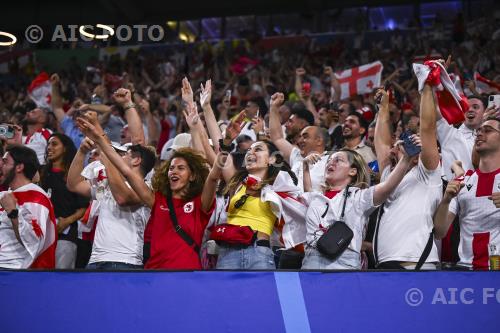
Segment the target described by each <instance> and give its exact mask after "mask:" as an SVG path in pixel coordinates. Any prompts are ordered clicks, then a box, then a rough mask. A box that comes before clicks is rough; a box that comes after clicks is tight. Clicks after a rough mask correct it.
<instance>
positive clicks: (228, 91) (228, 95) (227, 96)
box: [226, 89, 231, 100]
mask: <svg viewBox="0 0 500 333" xmlns="http://www.w3.org/2000/svg"><path fill="white" fill-rule="evenodd" d="M226 98H227V99H229V100H231V90H230V89H228V90H226Z"/></svg>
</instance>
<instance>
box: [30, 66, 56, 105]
mask: <svg viewBox="0 0 500 333" xmlns="http://www.w3.org/2000/svg"><path fill="white" fill-rule="evenodd" d="M51 94H52V86H51V84H50V79H49V75H48V74H47V73H46V72H41V73H40V74H39V75H38V76H37V77H36V78H35V79H34V80H33V82H31V84H30V86H29V87H28V95H29V97H30V98H31V99H32V100H33V102H35V104H36V105H37V106H38V107H39V108H48V107H50V97H51V96H50V95H51Z"/></svg>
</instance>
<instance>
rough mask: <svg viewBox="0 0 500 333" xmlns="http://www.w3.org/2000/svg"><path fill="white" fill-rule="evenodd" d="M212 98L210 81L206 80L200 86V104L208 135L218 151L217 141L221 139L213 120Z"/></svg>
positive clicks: (215, 121)
mask: <svg viewBox="0 0 500 333" xmlns="http://www.w3.org/2000/svg"><path fill="white" fill-rule="evenodd" d="M211 98H212V81H211V80H207V82H206V83H205V86H203V83H202V84H201V93H200V103H201V107H202V109H203V115H204V116H205V124H206V125H207V129H208V135H209V136H210V138H211V139H212V143H213V145H214V150H215V151H219V140H220V139H222V134H221V132H220V128H219V126H218V125H217V119H215V115H214V110H213V109H212V106H211V104H210V100H211Z"/></svg>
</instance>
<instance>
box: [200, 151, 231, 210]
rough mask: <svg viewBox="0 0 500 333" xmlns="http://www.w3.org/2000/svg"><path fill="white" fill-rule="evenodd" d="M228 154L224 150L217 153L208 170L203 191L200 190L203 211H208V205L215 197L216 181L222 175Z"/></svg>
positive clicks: (209, 205)
mask: <svg viewBox="0 0 500 333" xmlns="http://www.w3.org/2000/svg"><path fill="white" fill-rule="evenodd" d="M228 155H229V154H228V153H226V152H220V153H219V154H217V157H216V159H215V163H214V164H213V166H212V170H210V173H209V174H208V178H207V180H206V181H205V185H204V186H203V191H202V192H201V207H202V209H203V211H204V212H208V211H209V210H210V207H212V203H213V202H214V199H215V192H216V190H217V182H218V181H219V179H220V177H221V175H222V169H223V168H224V166H225V165H226V160H227V157H228Z"/></svg>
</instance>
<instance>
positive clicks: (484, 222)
mask: <svg viewBox="0 0 500 333" xmlns="http://www.w3.org/2000/svg"><path fill="white" fill-rule="evenodd" d="M464 184H465V186H464V187H463V188H462V190H461V191H460V192H459V193H458V195H457V197H456V198H454V199H453V200H452V201H451V203H450V206H449V211H450V212H452V213H453V214H455V215H457V214H458V217H459V221H460V244H459V246H458V254H459V256H460V262H459V264H461V265H464V266H468V267H472V268H474V269H488V267H489V247H488V245H489V244H494V245H496V247H497V248H500V209H499V208H496V207H495V205H494V204H493V201H491V200H490V199H488V196H490V195H491V194H492V193H494V192H500V169H497V170H496V171H493V172H489V173H483V172H481V171H479V169H476V170H468V171H467V172H466V174H465V178H464Z"/></svg>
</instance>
